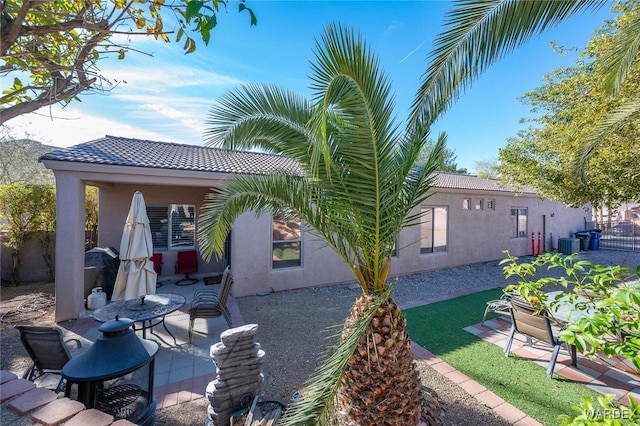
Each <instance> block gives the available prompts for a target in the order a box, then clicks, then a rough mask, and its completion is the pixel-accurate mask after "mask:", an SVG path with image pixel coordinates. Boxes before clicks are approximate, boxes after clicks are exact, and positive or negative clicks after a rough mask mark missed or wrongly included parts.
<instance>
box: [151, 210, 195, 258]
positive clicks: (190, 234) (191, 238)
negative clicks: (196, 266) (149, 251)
mask: <svg viewBox="0 0 640 426" xmlns="http://www.w3.org/2000/svg"><path fill="white" fill-rule="evenodd" d="M195 211H196V209H195V206H193V205H188V204H169V205H164V206H147V216H148V217H149V225H150V228H151V238H152V240H153V250H154V251H161V250H183V249H193V248H195V229H196V220H195V216H196V215H195Z"/></svg>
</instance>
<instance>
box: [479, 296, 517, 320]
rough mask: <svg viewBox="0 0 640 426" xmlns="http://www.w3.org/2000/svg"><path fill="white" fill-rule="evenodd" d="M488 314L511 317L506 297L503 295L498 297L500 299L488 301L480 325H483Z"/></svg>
mask: <svg viewBox="0 0 640 426" xmlns="http://www.w3.org/2000/svg"><path fill="white" fill-rule="evenodd" d="M489 312H493V313H495V314H497V315H511V311H510V310H509V301H508V300H507V295H506V294H503V295H502V296H501V297H500V299H496V300H489V301H488V302H487V307H486V308H485V310H484V315H483V316H482V322H481V323H480V324H484V322H485V321H486V319H487V315H488V314H489Z"/></svg>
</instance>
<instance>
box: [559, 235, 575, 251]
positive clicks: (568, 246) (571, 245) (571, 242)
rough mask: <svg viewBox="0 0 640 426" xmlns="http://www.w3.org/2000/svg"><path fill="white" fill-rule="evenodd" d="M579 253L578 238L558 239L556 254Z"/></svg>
mask: <svg viewBox="0 0 640 426" xmlns="http://www.w3.org/2000/svg"><path fill="white" fill-rule="evenodd" d="M579 252H580V239H579V238H558V253H562V254H572V253H579Z"/></svg>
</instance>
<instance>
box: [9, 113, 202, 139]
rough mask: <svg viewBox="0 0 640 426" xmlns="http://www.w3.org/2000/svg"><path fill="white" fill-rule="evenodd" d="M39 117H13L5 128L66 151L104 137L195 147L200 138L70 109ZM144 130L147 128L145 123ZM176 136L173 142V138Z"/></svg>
mask: <svg viewBox="0 0 640 426" xmlns="http://www.w3.org/2000/svg"><path fill="white" fill-rule="evenodd" d="M41 111H43V112H42V113H31V114H25V115H22V116H19V117H16V118H14V119H12V120H10V121H9V122H7V123H6V125H7V126H8V127H9V128H10V129H11V134H12V135H13V136H14V137H30V138H32V139H35V140H38V141H40V142H43V143H45V144H49V145H54V146H59V147H68V146H72V145H77V144H79V143H83V142H87V141H90V140H93V139H98V138H102V137H104V136H105V135H107V134H108V135H114V136H123V137H131V138H139V139H150V140H158V141H167V142H180V143H191V144H193V143H199V141H200V139H201V136H200V133H201V131H200V132H199V134H198V135H197V137H194V135H193V132H192V131H184V129H183V132H182V135H181V134H180V133H178V132H172V133H173V135H172V134H169V133H159V132H156V131H153V130H147V129H145V128H141V127H137V126H135V125H132V124H127V123H124V122H118V121H114V120H110V119H107V118H104V117H98V116H95V115H91V114H87V113H85V112H83V111H80V110H78V109H74V108H68V107H67V108H65V109H61V108H59V107H57V106H56V107H52V108H51V115H52V116H53V117H54V119H53V120H52V119H51V116H49V115H48V109H43V110H41ZM145 127H147V128H148V127H149V126H148V125H147V124H146V123H145ZM176 136H177V138H176Z"/></svg>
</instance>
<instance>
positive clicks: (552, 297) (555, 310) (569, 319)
mask: <svg viewBox="0 0 640 426" xmlns="http://www.w3.org/2000/svg"><path fill="white" fill-rule="evenodd" d="M562 293H566V292H563V291H550V292H548V293H546V294H547V302H546V304H547V307H548V310H549V312H550V313H551V314H552V315H553V317H554V318H556V319H557V320H560V321H562V322H565V323H574V322H576V321H578V320H579V319H580V318H583V317H588V316H589V315H591V314H592V313H593V312H591V311H590V310H589V309H586V310H584V309H578V308H577V307H576V306H577V305H578V304H579V303H584V302H588V301H589V299H587V298H586V297H584V296H580V295H578V297H577V299H576V300H575V301H574V302H569V297H568V295H566V294H565V295H564V296H562V297H560V298H559V299H556V298H557V297H558V296H559V295H560V294H562ZM553 302H557V303H559V305H558V306H556V307H552V306H551V304H552V303H553Z"/></svg>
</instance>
